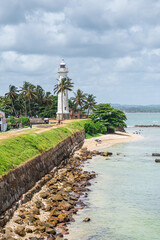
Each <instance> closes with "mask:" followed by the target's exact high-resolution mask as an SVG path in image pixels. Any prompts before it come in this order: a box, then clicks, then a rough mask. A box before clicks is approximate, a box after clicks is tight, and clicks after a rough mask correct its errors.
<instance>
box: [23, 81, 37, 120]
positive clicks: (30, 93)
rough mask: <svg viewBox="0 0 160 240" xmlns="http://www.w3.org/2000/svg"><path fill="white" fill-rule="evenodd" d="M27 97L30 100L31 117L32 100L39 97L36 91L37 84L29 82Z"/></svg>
mask: <svg viewBox="0 0 160 240" xmlns="http://www.w3.org/2000/svg"><path fill="white" fill-rule="evenodd" d="M26 98H27V99H28V101H29V115H30V117H31V100H32V99H36V98H37V95H36V91H35V86H34V85H33V84H31V83H30V84H29V87H28V89H27V91H26Z"/></svg>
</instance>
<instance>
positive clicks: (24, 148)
mask: <svg viewBox="0 0 160 240" xmlns="http://www.w3.org/2000/svg"><path fill="white" fill-rule="evenodd" d="M86 121H88V120H82V121H75V122H72V123H70V124H67V125H66V126H65V127H59V128H55V129H51V130H49V131H45V132H42V133H39V134H38V133H28V134H23V135H20V136H17V137H14V138H11V139H7V140H3V141H2V142H1V143H0V176H1V175H4V174H6V173H7V172H8V171H10V170H11V169H14V168H16V167H17V166H18V165H20V164H22V163H24V162H26V161H28V160H29V159H31V158H33V157H35V156H36V155H38V154H41V153H43V152H45V151H46V150H49V149H50V148H52V147H54V146H56V145H57V144H58V143H59V142H61V141H62V140H64V139H65V138H67V137H68V136H71V135H72V134H73V133H75V132H76V131H79V130H83V129H84V124H85V123H86Z"/></svg>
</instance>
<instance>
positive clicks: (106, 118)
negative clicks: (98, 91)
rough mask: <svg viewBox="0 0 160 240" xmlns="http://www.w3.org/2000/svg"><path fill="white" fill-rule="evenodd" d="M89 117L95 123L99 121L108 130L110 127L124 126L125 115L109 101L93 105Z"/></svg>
mask: <svg viewBox="0 0 160 240" xmlns="http://www.w3.org/2000/svg"><path fill="white" fill-rule="evenodd" d="M91 119H92V120H93V121H94V122H95V123H96V122H100V123H102V124H103V125H104V126H106V127H107V129H108V130H109V129H110V128H112V127H114V128H121V127H126V123H125V121H126V120H127V117H126V115H125V113H124V112H123V111H120V110H118V109H115V108H113V107H111V105H110V104H109V103H106V104H98V105H96V106H95V110H94V113H93V114H92V115H91Z"/></svg>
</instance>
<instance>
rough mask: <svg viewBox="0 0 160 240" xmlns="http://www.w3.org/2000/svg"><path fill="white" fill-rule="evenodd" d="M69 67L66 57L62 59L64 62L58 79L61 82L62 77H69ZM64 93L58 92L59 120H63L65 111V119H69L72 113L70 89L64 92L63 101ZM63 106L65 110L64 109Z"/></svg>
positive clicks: (59, 70)
mask: <svg viewBox="0 0 160 240" xmlns="http://www.w3.org/2000/svg"><path fill="white" fill-rule="evenodd" d="M67 73H68V69H67V68H66V64H65V62H64V59H62V62H61V63H60V68H59V69H58V74H59V75H58V81H59V83H60V82H61V79H62V78H68V76H67ZM61 94H62V93H61V92H60V93H58V109H57V120H62V113H63V119H69V118H70V113H69V104H68V91H67V90H66V91H65V94H63V103H62V98H61V96H62V95H61ZM62 106H63V111H62Z"/></svg>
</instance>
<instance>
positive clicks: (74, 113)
mask: <svg viewBox="0 0 160 240" xmlns="http://www.w3.org/2000/svg"><path fill="white" fill-rule="evenodd" d="M69 110H70V119H86V118H88V115H87V114H84V113H82V111H81V110H80V109H77V110H73V109H72V108H70V109H69Z"/></svg>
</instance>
